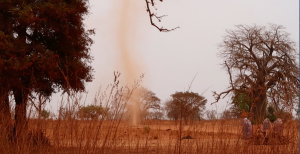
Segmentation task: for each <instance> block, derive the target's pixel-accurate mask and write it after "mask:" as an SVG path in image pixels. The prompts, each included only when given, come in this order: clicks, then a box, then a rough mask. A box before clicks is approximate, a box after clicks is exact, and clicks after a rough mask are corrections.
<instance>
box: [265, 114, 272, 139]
mask: <svg viewBox="0 0 300 154" xmlns="http://www.w3.org/2000/svg"><path fill="white" fill-rule="evenodd" d="M271 131H272V124H271V121H270V119H269V118H266V119H265V120H264V121H263V134H264V137H265V139H264V143H265V144H266V143H268V141H269V137H270V135H271Z"/></svg>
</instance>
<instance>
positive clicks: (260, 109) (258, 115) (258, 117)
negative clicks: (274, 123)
mask: <svg viewBox="0 0 300 154" xmlns="http://www.w3.org/2000/svg"><path fill="white" fill-rule="evenodd" d="M255 96H256V97H255V99H257V98H259V100H258V101H256V103H255V105H256V107H253V113H254V117H253V118H254V119H255V121H256V123H262V121H263V119H264V117H265V115H266V109H267V102H266V97H267V94H266V93H264V94H257V95H255Z"/></svg>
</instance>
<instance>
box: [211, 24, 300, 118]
mask: <svg viewBox="0 0 300 154" xmlns="http://www.w3.org/2000/svg"><path fill="white" fill-rule="evenodd" d="M236 28H237V29H236V30H227V31H226V32H227V34H226V35H225V36H224V37H223V41H222V43H221V44H220V45H219V47H220V49H221V51H220V53H219V54H218V56H219V57H220V58H222V59H224V63H222V66H223V68H224V69H226V70H227V73H228V75H229V88H228V89H227V90H226V91H224V92H221V93H216V92H214V96H215V98H216V102H218V101H219V100H220V98H221V96H222V95H224V97H225V96H226V95H227V94H229V93H236V95H235V96H238V94H239V93H243V94H246V95H247V96H248V97H249V98H250V100H251V101H252V103H251V106H250V107H251V109H250V113H252V114H254V118H255V119H257V120H258V119H260V118H263V117H264V116H265V114H266V107H267V101H266V100H267V99H268V98H269V99H270V97H280V98H282V99H284V101H283V102H281V103H283V105H285V106H287V107H291V106H293V104H294V103H295V102H294V101H292V100H293V97H294V95H297V96H298V97H299V62H298V61H297V60H298V57H299V54H298V53H297V51H298V50H297V44H296V43H295V42H294V41H292V40H291V39H290V38H289V34H288V33H287V32H285V31H284V29H285V28H284V27H283V26H280V25H275V24H269V25H268V26H257V25H253V26H247V25H238V26H236Z"/></svg>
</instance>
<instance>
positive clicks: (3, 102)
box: [0, 89, 12, 139]
mask: <svg viewBox="0 0 300 154" xmlns="http://www.w3.org/2000/svg"><path fill="white" fill-rule="evenodd" d="M0 128H1V129H0V131H1V132H2V133H4V134H3V135H5V138H7V139H8V137H9V135H12V119H11V113H10V106H9V98H8V92H7V91H5V90H4V89H1V90H0Z"/></svg>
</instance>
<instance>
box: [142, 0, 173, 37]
mask: <svg viewBox="0 0 300 154" xmlns="http://www.w3.org/2000/svg"><path fill="white" fill-rule="evenodd" d="M145 1H146V5H147V12H148V14H149V17H150V23H151V25H152V26H154V27H156V28H157V29H158V30H159V31H160V32H170V31H173V30H175V29H177V28H179V27H175V28H173V29H167V28H164V27H161V28H160V27H158V26H157V25H156V24H155V23H154V22H153V20H152V18H153V17H155V18H156V19H157V20H158V21H159V22H161V18H162V17H165V16H166V15H162V16H157V15H156V14H154V13H152V12H151V10H150V7H149V3H151V5H152V6H154V5H155V4H154V2H153V0H151V2H149V1H148V0H145ZM160 1H161V2H162V0H160Z"/></svg>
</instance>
